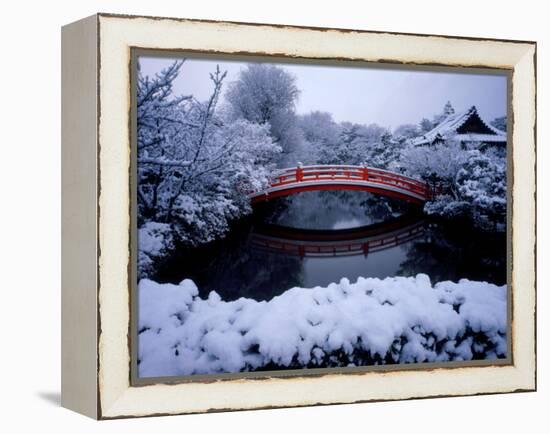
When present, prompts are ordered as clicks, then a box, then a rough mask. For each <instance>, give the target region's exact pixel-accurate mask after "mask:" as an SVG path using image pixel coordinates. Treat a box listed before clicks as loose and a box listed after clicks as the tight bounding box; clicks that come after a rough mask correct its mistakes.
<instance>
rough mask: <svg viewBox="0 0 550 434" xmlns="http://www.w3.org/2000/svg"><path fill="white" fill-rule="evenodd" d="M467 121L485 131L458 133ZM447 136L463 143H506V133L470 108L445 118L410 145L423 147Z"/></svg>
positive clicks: (474, 108)
mask: <svg viewBox="0 0 550 434" xmlns="http://www.w3.org/2000/svg"><path fill="white" fill-rule="evenodd" d="M468 121H475V122H477V123H478V124H479V123H481V125H482V127H483V129H484V130H485V131H484V132H483V133H480V132H468V131H467V128H466V131H464V130H462V131H458V130H460V129H461V127H463V126H464V125H465V124H466V122H468ZM448 135H453V136H454V137H455V138H456V139H457V140H460V141H465V142H499V143H506V133H505V132H504V131H501V130H499V129H497V128H495V127H493V126H492V125H491V124H489V123H487V122H485V121H484V120H483V119H482V118H481V116H479V113H478V112H477V109H476V107H475V106H472V107H470V108H469V109H468V110H466V111H463V112H460V113H453V114H451V115H449V116H447V117H446V118H445V119H443V120H442V121H441V122H440V123H439V124H438V125H437V126H436V127H435V128H433V129H432V130H430V131H428V132H427V133H426V134H424V135H422V136H420V137H416V138H414V139H413V140H412V144H413V145H424V144H427V143H433V142H434V141H435V140H437V139H441V138H443V139H444V138H445V137H446V136H448Z"/></svg>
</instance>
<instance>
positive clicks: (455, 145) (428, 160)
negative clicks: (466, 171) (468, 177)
mask: <svg viewBox="0 0 550 434" xmlns="http://www.w3.org/2000/svg"><path fill="white" fill-rule="evenodd" d="M466 158H467V154H466V152H465V151H464V150H463V149H462V147H461V146H460V143H459V142H457V141H456V140H454V139H448V140H447V141H445V142H442V143H438V144H436V145H433V146H409V147H407V148H406V149H405V150H403V152H402V153H401V157H400V160H401V165H402V167H404V168H406V173H408V174H409V175H410V176H414V177H419V178H421V179H424V180H426V181H428V182H430V183H433V184H435V183H445V184H447V185H449V186H450V187H451V192H453V194H455V195H456V192H455V191H454V187H453V186H454V183H455V180H456V176H457V174H458V172H459V171H460V170H461V169H462V166H463V165H464V162H465V161H466Z"/></svg>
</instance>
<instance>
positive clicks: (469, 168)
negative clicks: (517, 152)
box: [456, 151, 506, 229]
mask: <svg viewBox="0 0 550 434" xmlns="http://www.w3.org/2000/svg"><path fill="white" fill-rule="evenodd" d="M456 184H457V186H458V192H459V195H460V197H461V199H462V200H465V201H467V202H468V203H469V205H470V210H469V211H470V213H471V215H472V217H473V219H474V220H475V221H476V223H477V224H478V226H482V227H483V226H485V227H489V228H496V229H499V228H502V229H503V228H504V223H505V221H506V160H505V159H504V158H496V157H495V156H494V155H491V154H490V153H482V152H480V151H472V152H471V153H470V155H469V158H468V160H467V161H466V163H465V164H464V166H463V168H462V169H461V170H460V171H459V173H458V174H457V180H456Z"/></svg>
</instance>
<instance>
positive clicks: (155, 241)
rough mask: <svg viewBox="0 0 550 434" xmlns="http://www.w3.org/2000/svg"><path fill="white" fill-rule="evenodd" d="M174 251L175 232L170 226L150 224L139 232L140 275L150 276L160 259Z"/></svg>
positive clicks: (145, 225)
mask: <svg viewBox="0 0 550 434" xmlns="http://www.w3.org/2000/svg"><path fill="white" fill-rule="evenodd" d="M173 249H174V236H173V230H172V228H171V227H170V225H169V224H166V223H157V222H148V223H146V224H144V225H143V226H142V227H141V228H140V229H139V230H138V252H139V259H138V273H139V277H144V276H148V275H149V274H150V273H151V272H152V271H153V269H154V267H155V264H156V262H157V261H159V260H160V259H162V258H164V257H165V256H167V255H168V254H169V253H170V252H171V251H172V250H173Z"/></svg>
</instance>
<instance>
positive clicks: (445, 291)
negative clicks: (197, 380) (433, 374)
mask: <svg viewBox="0 0 550 434" xmlns="http://www.w3.org/2000/svg"><path fill="white" fill-rule="evenodd" d="M139 296H140V303H139V355H138V359H139V361H138V367H139V374H140V376H142V377H149V376H169V375H191V374H213V373H223V372H241V371H254V370H266V369H285V368H294V369H296V368H307V367H309V368H312V367H338V366H361V365H372V364H392V363H423V362H442V361H452V360H472V359H491V358H499V357H505V356H506V354H507V340H506V330H507V328H506V324H507V321H506V286H496V285H492V284H489V283H486V282H473V281H468V280H461V281H459V282H458V283H453V282H440V283H438V284H436V285H435V286H432V284H431V283H430V280H429V278H428V276H426V275H421V274H419V275H418V276H416V277H409V278H405V277H395V278H387V279H383V280H380V279H373V278H369V279H364V278H359V280H358V281H357V282H356V283H350V282H349V281H348V280H347V279H342V280H341V282H340V283H338V284H335V283H333V284H330V285H329V286H327V287H316V288H313V289H304V288H292V289H289V290H288V291H286V292H285V293H283V294H282V295H280V296H277V297H274V298H273V299H271V300H269V301H267V302H266V301H262V302H258V301H255V300H252V299H246V298H240V299H238V300H236V301H232V302H225V301H223V300H221V299H220V296H219V295H218V294H217V293H216V292H211V293H210V295H209V297H208V298H207V299H201V298H200V297H199V296H198V290H197V287H196V286H195V284H194V283H193V282H192V281H190V280H184V281H183V282H181V284H180V285H172V284H158V283H155V282H153V281H151V280H142V281H141V282H140V284H139Z"/></svg>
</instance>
